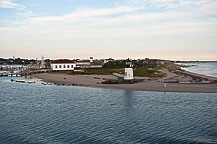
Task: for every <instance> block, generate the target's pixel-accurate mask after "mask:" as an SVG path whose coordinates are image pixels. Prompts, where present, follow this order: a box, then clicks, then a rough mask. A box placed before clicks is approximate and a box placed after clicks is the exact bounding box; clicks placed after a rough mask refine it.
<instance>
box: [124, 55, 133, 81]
mask: <svg viewBox="0 0 217 144" xmlns="http://www.w3.org/2000/svg"><path fill="white" fill-rule="evenodd" d="M124 79H125V80H132V79H133V65H132V62H131V61H130V60H129V59H128V60H127V62H126V65H125V75H124Z"/></svg>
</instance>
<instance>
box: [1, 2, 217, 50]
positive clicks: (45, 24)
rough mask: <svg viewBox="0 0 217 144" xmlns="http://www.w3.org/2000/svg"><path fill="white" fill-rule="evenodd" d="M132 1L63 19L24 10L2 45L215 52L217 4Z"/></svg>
mask: <svg viewBox="0 0 217 144" xmlns="http://www.w3.org/2000/svg"><path fill="white" fill-rule="evenodd" d="M131 2H132V3H133V4H132V3H129V1H128V3H125V4H121V5H117V6H116V7H113V8H76V9H74V10H73V11H72V12H71V13H68V14H64V15H59V16H55V15H54V16H41V15H37V14H34V13H33V12H29V13H26V11H25V12H24V11H21V12H20V13H19V15H17V16H16V17H17V19H16V20H14V21H11V22H10V25H8V26H2V27H1V26H0V37H2V40H1V41H2V42H5V43H6V42H7V45H12V43H13V42H11V41H15V42H14V43H16V42H19V43H21V44H20V45H21V46H23V47H34V48H37V46H38V47H51V48H52V47H56V48H58V47H63V49H64V50H66V51H67V50H70V47H73V46H75V47H78V48H82V47H83V48H84V49H83V50H84V51H85V47H86V48H88V47H92V48H94V47H105V48H108V49H110V47H113V48H114V49H113V51H114V50H116V48H117V49H118V48H119V47H120V48H121V47H122V48H123V47H126V51H129V52H130V49H131V48H132V47H135V51H137V52H141V53H142V52H146V53H149V51H148V50H143V49H145V48H147V47H150V49H152V50H150V51H151V52H152V51H154V50H155V51H156V50H157V51H159V50H160V49H161V48H165V49H167V50H165V51H168V52H169V51H171V49H173V48H174V53H175V52H176V50H177V52H178V53H181V52H183V53H184V52H185V51H187V49H191V48H192V49H193V51H196V50H197V49H198V51H199V52H201V53H203V52H204V51H205V50H203V51H201V50H200V49H202V48H203V47H206V48H205V49H210V51H213V50H215V49H217V47H216V46H217V43H216V42H215V41H216V33H217V18H216V17H213V15H216V14H217V12H216V11H215V7H216V3H217V2H216V1H213V0H198V1H193V0H178V1H174V0H138V1H137V0H132V1H131ZM141 3H142V4H141ZM150 7H151V10H150ZM153 7H154V8H153ZM158 8H159V9H158ZM161 8H163V9H161ZM18 17H23V19H21V18H18ZM41 43H42V44H41ZM3 44H4V43H3ZM3 44H1V45H3ZM5 45H6V44H5ZM11 47H12V46H11ZM157 47H159V48H157ZM111 50H112V48H111ZM108 51H109V50H108ZM77 53H79V51H78V52H77ZM153 53H155V52H153Z"/></svg>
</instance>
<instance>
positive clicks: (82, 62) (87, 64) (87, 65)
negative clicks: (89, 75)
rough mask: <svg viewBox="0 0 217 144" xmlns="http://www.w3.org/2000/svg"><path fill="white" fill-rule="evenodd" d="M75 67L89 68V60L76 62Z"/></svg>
mask: <svg viewBox="0 0 217 144" xmlns="http://www.w3.org/2000/svg"><path fill="white" fill-rule="evenodd" d="M76 65H77V66H79V67H80V68H89V66H90V61H89V60H77V61H76Z"/></svg>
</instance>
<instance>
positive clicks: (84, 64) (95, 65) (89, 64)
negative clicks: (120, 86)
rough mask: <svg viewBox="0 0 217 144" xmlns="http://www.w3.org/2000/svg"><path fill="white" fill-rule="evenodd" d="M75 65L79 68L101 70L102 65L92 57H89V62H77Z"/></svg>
mask: <svg viewBox="0 0 217 144" xmlns="http://www.w3.org/2000/svg"><path fill="white" fill-rule="evenodd" d="M76 65H77V66H78V67H80V68H102V63H101V62H100V61H97V60H93V57H90V60H77V61H76Z"/></svg>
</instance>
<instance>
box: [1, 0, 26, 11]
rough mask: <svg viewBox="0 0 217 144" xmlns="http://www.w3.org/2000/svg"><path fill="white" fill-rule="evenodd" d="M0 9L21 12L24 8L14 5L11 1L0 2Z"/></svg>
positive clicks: (2, 0) (3, 0)
mask: <svg viewBox="0 0 217 144" xmlns="http://www.w3.org/2000/svg"><path fill="white" fill-rule="evenodd" d="M0 8H15V9H19V10H23V9H25V6H23V5H20V4H17V3H14V2H13V0H0Z"/></svg>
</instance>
